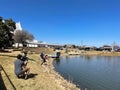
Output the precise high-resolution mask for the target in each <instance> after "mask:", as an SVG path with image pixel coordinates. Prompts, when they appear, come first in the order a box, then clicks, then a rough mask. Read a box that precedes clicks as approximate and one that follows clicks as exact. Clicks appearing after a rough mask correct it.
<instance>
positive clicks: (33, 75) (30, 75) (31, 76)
mask: <svg viewBox="0 0 120 90" xmlns="http://www.w3.org/2000/svg"><path fill="white" fill-rule="evenodd" d="M37 75H38V74H33V73H30V74H29V76H28V78H35V76H37Z"/></svg>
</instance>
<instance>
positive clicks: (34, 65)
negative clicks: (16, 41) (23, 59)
mask: <svg viewBox="0 0 120 90" xmlns="http://www.w3.org/2000/svg"><path fill="white" fill-rule="evenodd" d="M18 53H21V52H20V51H14V52H12V53H0V64H1V65H2V66H3V68H4V70H5V71H6V73H7V75H8V76H9V78H10V80H11V81H12V83H13V84H14V86H15V87H16V89H17V90H79V89H78V88H76V86H75V85H73V84H71V83H69V82H68V81H66V80H64V79H63V78H62V77H61V76H60V75H59V74H58V73H57V72H55V71H54V67H53V66H52V59H50V60H49V62H48V64H47V65H45V66H41V65H40V64H41V61H40V59H39V54H28V57H29V58H30V60H29V63H28V67H30V69H31V77H30V78H29V79H27V80H24V79H18V78H17V77H16V76H15V74H14V64H13V62H14V60H15V59H16V56H17V54H18ZM1 76H2V77H3V81H4V83H5V85H6V88H7V89H8V90H13V87H11V85H10V83H9V81H8V79H7V78H6V76H5V74H4V73H3V71H2V72H1Z"/></svg>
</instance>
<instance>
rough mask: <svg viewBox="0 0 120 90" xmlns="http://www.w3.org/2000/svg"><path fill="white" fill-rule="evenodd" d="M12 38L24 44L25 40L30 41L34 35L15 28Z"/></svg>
mask: <svg viewBox="0 0 120 90" xmlns="http://www.w3.org/2000/svg"><path fill="white" fill-rule="evenodd" d="M13 38H14V40H15V42H16V43H18V44H19V43H22V44H23V46H24V45H25V44H26V43H27V41H32V40H33V39H34V36H33V35H32V34H31V33H29V32H28V31H26V30H16V32H15V33H14V37H13ZM18 47H19V45H18Z"/></svg>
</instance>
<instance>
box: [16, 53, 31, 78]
mask: <svg viewBox="0 0 120 90" xmlns="http://www.w3.org/2000/svg"><path fill="white" fill-rule="evenodd" d="M21 58H22V55H20V54H18V56H17V60H15V61H14V72H15V74H16V75H17V77H18V78H22V77H24V78H25V79H27V77H28V75H29V72H30V68H27V67H24V64H26V61H22V60H21Z"/></svg>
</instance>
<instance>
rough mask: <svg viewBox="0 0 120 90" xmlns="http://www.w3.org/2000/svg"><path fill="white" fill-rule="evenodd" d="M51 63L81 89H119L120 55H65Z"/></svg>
mask: <svg viewBox="0 0 120 90" xmlns="http://www.w3.org/2000/svg"><path fill="white" fill-rule="evenodd" d="M53 64H54V66H55V69H56V71H58V72H59V73H60V74H61V75H62V76H63V77H64V78H66V79H68V80H70V81H72V82H74V83H75V84H77V86H78V87H80V88H81V89H82V90H120V57H107V56H66V57H61V58H60V59H56V60H54V62H53Z"/></svg>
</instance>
